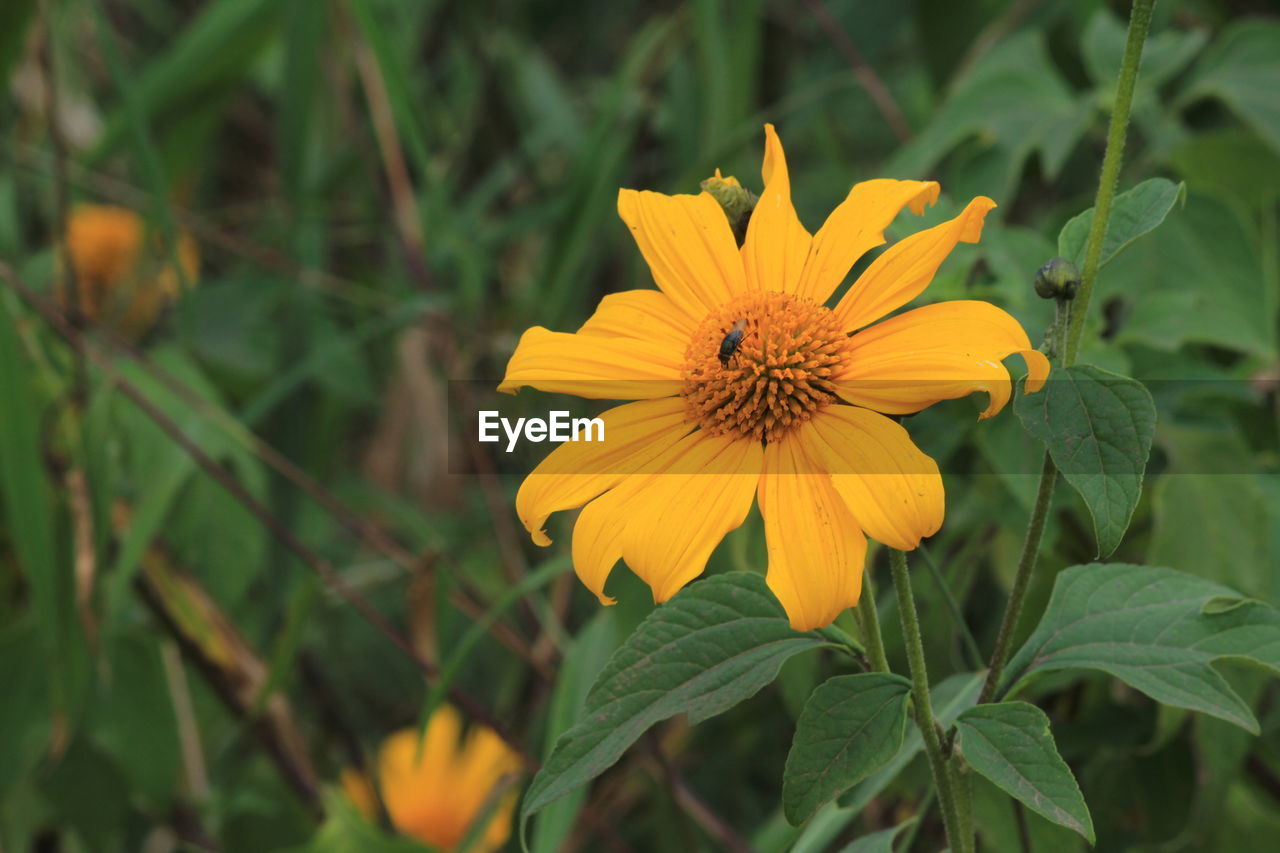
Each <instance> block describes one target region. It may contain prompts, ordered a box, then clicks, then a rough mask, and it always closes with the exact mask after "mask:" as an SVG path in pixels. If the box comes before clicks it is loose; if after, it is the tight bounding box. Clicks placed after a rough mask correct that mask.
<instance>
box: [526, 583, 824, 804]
mask: <svg viewBox="0 0 1280 853" xmlns="http://www.w3.org/2000/svg"><path fill="white" fill-rule="evenodd" d="M823 644H824V641H823V640H822V639H821V638H820V637H818V636H817V635H816V634H812V633H804V634H801V633H798V632H796V631H793V630H792V629H791V626H790V623H789V622H788V621H787V617H786V614H785V613H784V612H783V610H782V606H781V605H780V604H778V601H777V599H775V598H774V597H773V593H771V592H769V588H768V587H767V586H765V582H764V578H762V577H760V576H759V575H756V574H751V573H748V572H729V573H727V574H723V575H716V576H714V577H710V578H708V579H706V580H704V581H701V582H700V583H695V584H693V585H692V586H690V587H688V588H686V589H685V590H684V591H682V592H681V593H680V594H678V595H677V596H676V597H675V598H673V599H672V600H671V601H670V602H668V603H666V604H664V605H663V606H661V607H658V608H656V609H655V610H654V611H653V613H651V614H650V615H649V616H648V617H647V618H646V619H645V620H644V622H642V623H640V627H639V628H637V629H636V630H635V632H634V633H633V634H632V635H631V636H630V637H629V638H628V639H627V641H626V643H624V644H623V646H622V648H620V649H618V651H617V652H616V653H614V655H613V657H612V658H611V659H610V660H609V663H608V664H607V665H606V666H605V668H604V671H603V672H601V674H600V677H599V679H597V681H596V683H595V685H594V686H593V687H592V688H591V692H590V693H589V694H588V695H587V701H586V714H585V715H584V717H583V719H582V720H581V722H579V723H578V724H577V725H576V726H574V727H573V728H572V729H570V730H569V731H568V732H566V733H565V734H564V736H562V737H561V738H560V740H559V741H558V742H557V743H556V746H555V749H554V751H553V752H552V753H551V757H550V758H548V759H547V763H546V764H545V765H544V766H543V767H542V769H541V770H539V771H538V775H537V776H535V777H534V779H533V782H532V784H530V786H529V790H528V792H527V793H526V794H525V798H524V805H523V806H522V808H521V823H522V824H523V822H524V821H525V820H527V819H528V817H529V816H530V815H532V814H533V813H535V812H537V811H538V810H539V809H541V808H542V807H543V806H545V805H547V804H548V803H551V802H553V801H555V800H557V799H559V798H560V797H563V796H565V795H566V794H568V793H569V792H570V791H573V790H574V789H575V788H577V787H579V786H580V785H584V784H586V783H587V782H589V781H591V780H592V779H594V778H595V777H596V776H598V775H600V774H601V773H602V772H604V771H605V770H606V769H608V768H609V767H610V766H611V765H612V764H613V763H614V762H615V761H617V760H618V758H619V757H621V755H622V753H623V752H624V751H625V750H626V749H627V747H629V746H631V744H633V743H634V742H635V741H636V740H637V739H638V738H639V737H640V736H641V735H642V734H644V732H645V731H646V730H647V729H648V728H649V727H650V726H652V725H653V724H654V723H657V722H659V721H661V720H665V719H667V718H668V717H673V716H675V715H676V714H682V713H683V714H688V715H689V721H690V722H691V723H698V722H701V721H702V720H705V719H707V718H708V717H711V716H714V715H715V714H719V713H720V712H721V711H724V710H727V709H728V708H731V707H733V706H734V705H736V704H738V703H739V702H741V701H742V700H743V699H746V698H748V697H749V696H752V695H754V694H755V693H756V692H757V691H759V690H760V688H761V687H764V686H765V685H766V684H768V683H769V682H770V681H772V680H773V678H774V676H776V675H777V674H778V667H780V666H781V665H782V662H783V661H785V660H786V659H787V658H789V657H791V656H792V655H794V654H797V653H798V652H802V651H805V650H806V649H812V648H816V647H818V646H821V645H823Z"/></svg>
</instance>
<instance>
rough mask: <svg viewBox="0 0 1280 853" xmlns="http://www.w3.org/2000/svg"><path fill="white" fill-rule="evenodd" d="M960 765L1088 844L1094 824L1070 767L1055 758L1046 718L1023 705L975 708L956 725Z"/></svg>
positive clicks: (1006, 703)
mask: <svg viewBox="0 0 1280 853" xmlns="http://www.w3.org/2000/svg"><path fill="white" fill-rule="evenodd" d="M956 731H957V738H958V739H957V744H958V745H959V748H960V753H961V754H962V755H963V756H964V759H965V761H967V762H969V766H971V767H972V768H973V769H974V770H976V771H978V772H979V773H981V774H982V775H983V776H986V777H987V778H988V779H990V780H991V781H992V782H994V783H995V784H996V785H998V786H999V787H1000V788H1001V789H1002V790H1003V791H1004V792H1005V793H1007V794H1009V796H1011V797H1014V798H1016V799H1018V800H1020V801H1021V802H1022V803H1023V804H1024V805H1026V806H1027V807H1028V808H1030V809H1032V810H1034V811H1036V812H1038V813H1039V814H1041V815H1043V816H1044V817H1046V818H1048V819H1049V820H1051V821H1053V822H1054V823H1057V824H1061V825H1062V826H1065V827H1067V828H1068V829H1073V830H1075V831H1076V832H1078V833H1080V834H1081V835H1083V836H1084V837H1085V838H1087V839H1088V840H1089V843H1091V844H1092V843H1093V841H1094V834H1093V820H1092V819H1091V818H1090V817H1089V807H1088V806H1086V805H1085V803H1084V796H1083V795H1082V794H1081V793H1080V786H1079V785H1077V784H1076V779H1075V777H1074V776H1072V775H1071V768H1070V767H1068V766H1067V763H1066V762H1065V761H1063V760H1062V756H1060V755H1058V748H1057V746H1055V745H1054V742H1053V735H1052V733H1050V731H1049V718H1048V717H1046V716H1045V714H1044V712H1043V711H1041V710H1040V709H1039V708H1037V707H1036V706H1035V705H1029V704H1027V703H1026V702H1001V703H999V704H996V705H977V706H975V707H973V708H970V709H969V710H967V711H965V712H964V713H963V714H961V715H960V719H958V720H957V721H956Z"/></svg>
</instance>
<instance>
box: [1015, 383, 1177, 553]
mask: <svg viewBox="0 0 1280 853" xmlns="http://www.w3.org/2000/svg"><path fill="white" fill-rule="evenodd" d="M1014 410H1015V411H1016V412H1017V413H1018V418H1019V419H1020V420H1021V421H1022V424H1023V426H1025V427H1026V428H1027V431H1028V432H1030V433H1031V434H1032V435H1034V436H1035V437H1036V438H1038V439H1040V440H1041V441H1042V442H1044V444H1045V446H1046V447H1047V448H1048V449H1049V455H1050V456H1052V457H1053V461H1054V464H1055V465H1057V466H1058V470H1059V471H1061V472H1062V476H1063V477H1065V478H1066V480H1067V482H1068V483H1070V484H1071V486H1072V487H1073V488H1074V489H1075V490H1076V491H1077V492H1079V493H1080V496H1081V497H1082V498H1084V502H1085V504H1086V505H1087V506H1088V507H1089V514H1090V515H1091V516H1092V517H1093V531H1094V534H1095V536H1096V537H1097V540H1098V555H1099V556H1103V557H1105V556H1107V555H1108V554H1110V553H1111V552H1112V551H1114V550H1115V549H1116V547H1117V546H1119V544H1120V540H1121V539H1123V538H1124V532H1125V530H1126V528H1128V526H1129V519H1130V518H1131V517H1132V516H1133V510H1134V507H1136V506H1137V505H1138V496H1139V495H1141V494H1142V475H1143V472H1144V471H1145V470H1146V467H1147V456H1148V455H1149V454H1150V452H1151V437H1152V435H1153V433H1154V432H1155V426H1156V406H1155V402H1154V401H1153V400H1152V399H1151V394H1150V393H1149V392H1148V391H1147V389H1146V388H1144V387H1143V385H1142V383H1141V382H1138V381H1137V380H1136V379H1130V378H1128V377H1127V376H1120V375H1118V374H1115V373H1109V372H1107V371H1105V370H1102V369H1101V368H1097V367H1093V366H1092V365H1087V364H1075V365H1072V366H1071V367H1068V368H1065V369H1058V370H1055V371H1054V372H1053V374H1052V375H1051V376H1050V377H1049V381H1048V382H1046V383H1045V386H1044V388H1042V389H1041V390H1040V391H1039V392H1037V393H1035V394H1020V395H1019V396H1018V400H1017V402H1016V403H1015V405H1014Z"/></svg>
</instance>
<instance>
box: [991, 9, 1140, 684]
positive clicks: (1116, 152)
mask: <svg viewBox="0 0 1280 853" xmlns="http://www.w3.org/2000/svg"><path fill="white" fill-rule="evenodd" d="M1154 5H1155V0H1134V3H1133V9H1132V11H1131V13H1130V15H1129V34H1128V37H1127V38H1126V40H1125V46H1124V57H1123V58H1122V59H1121V61H1120V79H1119V81H1118V82H1117V84H1116V100H1115V106H1114V108H1113V109H1112V112H1111V124H1110V125H1109V126H1108V128H1107V149H1106V151H1105V153H1104V154H1103V155H1102V174H1101V176H1100V177H1099V179H1098V195H1097V199H1096V200H1095V201H1094V205H1093V221H1092V222H1091V223H1090V225H1089V237H1088V240H1087V242H1086V243H1085V256H1084V270H1083V272H1081V274H1080V287H1079V289H1078V290H1077V291H1076V294H1075V300H1074V304H1072V305H1071V306H1070V314H1069V320H1068V323H1067V334H1066V345H1065V347H1064V348H1063V349H1062V352H1061V362H1060V365H1061V366H1062V367H1070V366H1071V365H1072V364H1074V363H1075V360H1076V355H1077V354H1078V353H1079V351H1080V339H1081V337H1082V336H1083V334H1084V323H1085V318H1086V317H1087V316H1088V313H1089V298H1090V296H1092V294H1093V285H1094V282H1095V281H1097V278H1098V266H1099V264H1100V262H1101V260H1102V243H1103V240H1104V239H1105V238H1106V236H1107V222H1108V220H1109V219H1110V218H1111V203H1112V201H1113V200H1114V199H1115V194H1116V184H1117V183H1118V182H1119V179H1120V164H1121V162H1122V161H1123V159H1124V141H1125V135H1126V133H1127V132H1128V129H1129V109H1130V108H1131V107H1132V106H1133V90H1134V85H1135V84H1136V83H1137V80H1138V66H1139V65H1140V64H1141V60H1142V45H1143V43H1144V42H1145V41H1146V40H1147V30H1148V29H1149V28H1150V26H1151V9H1152V7H1153V6H1154ZM1057 474H1058V469H1057V468H1056V467H1055V466H1054V464H1053V460H1052V459H1051V458H1050V456H1049V454H1048V453H1045V455H1044V465H1043V468H1042V470H1041V473H1040V485H1039V487H1038V488H1037V489H1036V502H1035V506H1034V508H1033V509H1032V511H1031V521H1030V522H1029V523H1028V525H1027V538H1026V540H1025V541H1024V543H1023V546H1022V555H1021V557H1019V558H1018V572H1017V575H1016V576H1015V577H1014V579H1013V589H1011V590H1010V591H1009V603H1008V605H1007V606H1006V607H1005V611H1004V618H1003V619H1002V620H1001V622H1000V634H999V636H998V638H997V639H996V648H995V651H994V652H992V654H991V667H990V670H989V672H988V673H987V681H986V684H984V685H983V687H982V697H981V698H980V699H979V700H978V701H979V702H989V701H991V699H992V697H993V696H994V695H995V692H996V689H997V688H998V687H999V682H1000V676H1001V674H1002V673H1003V671H1004V665H1005V661H1006V660H1007V659H1008V656H1009V651H1010V649H1009V645H1010V642H1011V640H1012V637H1013V631H1014V628H1015V627H1017V624H1018V618H1019V617H1020V616H1021V615H1022V605H1023V603H1024V601H1025V599H1026V596H1027V587H1028V585H1029V582H1030V580H1031V575H1032V573H1033V572H1034V571H1035V567H1036V559H1037V557H1038V556H1039V552H1040V539H1041V537H1042V536H1043V535H1044V525H1045V520H1046V518H1047V517H1048V515H1049V504H1050V502H1051V500H1052V498H1053V486H1054V483H1055V481H1056V479H1057Z"/></svg>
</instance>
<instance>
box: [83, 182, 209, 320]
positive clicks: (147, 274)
mask: <svg viewBox="0 0 1280 853" xmlns="http://www.w3.org/2000/svg"><path fill="white" fill-rule="evenodd" d="M66 241H67V252H68V254H69V256H70V261H71V267H72V270H73V272H74V276H75V281H76V293H77V296H78V300H77V305H78V307H79V309H80V313H81V314H83V315H84V316H85V317H88V318H89V319H90V320H93V321H94V322H97V323H103V324H105V325H108V326H110V327H112V328H113V329H115V330H116V331H118V332H120V333H121V334H123V335H126V336H127V337H130V338H138V337H141V336H142V335H143V334H144V333H146V331H147V330H148V329H150V328H151V327H152V325H154V324H155V321H156V318H158V317H159V316H160V312H161V311H163V310H164V309H165V307H166V306H167V305H168V304H169V303H170V302H171V301H173V300H174V299H176V298H177V296H178V294H179V293H180V292H181V290H182V286H183V284H184V283H185V284H186V285H187V286H190V285H192V284H194V283H195V281H196V276H197V274H198V272H199V264H200V256H199V249H198V248H197V246H196V242H195V240H194V239H192V237H191V235H190V234H186V233H182V234H181V235H179V237H178V247H177V257H178V264H179V265H180V266H181V273H179V270H178V267H177V266H175V265H174V264H173V261H172V258H170V257H169V256H168V253H166V252H164V251H163V248H162V242H163V241H161V240H160V239H158V237H154V236H153V235H151V234H150V233H149V232H148V230H147V226H146V223H145V222H144V221H143V220H142V218H141V217H140V216H138V214H136V213H134V212H133V211H132V210H128V209H126V208H123V207H110V206H105V205H94V204H86V205H79V206H77V207H76V208H75V209H74V210H72V212H71V215H70V216H69V217H68V219H67V226H66ZM67 278H68V277H67V276H66V275H65V274H64V275H61V276H59V281H58V299H59V301H60V302H61V303H62V305H63V306H64V307H70V304H71V298H70V297H71V294H70V292H69V290H68V288H67Z"/></svg>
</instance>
